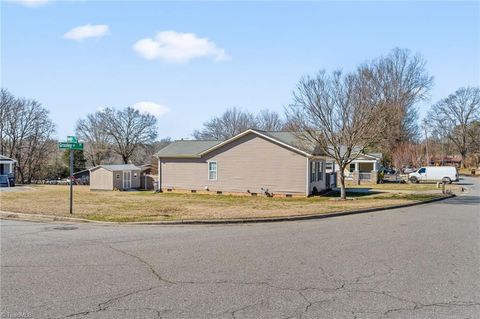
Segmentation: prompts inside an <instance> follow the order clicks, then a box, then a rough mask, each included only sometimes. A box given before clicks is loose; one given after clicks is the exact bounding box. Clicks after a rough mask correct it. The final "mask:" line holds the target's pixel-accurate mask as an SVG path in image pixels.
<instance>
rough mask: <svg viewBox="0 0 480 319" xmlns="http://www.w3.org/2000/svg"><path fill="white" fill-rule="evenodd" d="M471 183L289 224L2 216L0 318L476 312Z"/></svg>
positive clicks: (479, 201)
mask: <svg viewBox="0 0 480 319" xmlns="http://www.w3.org/2000/svg"><path fill="white" fill-rule="evenodd" d="M471 181H472V180H471V179H467V180H465V182H466V183H467V184H468V183H470V182H471ZM479 182H480V181H479V180H477V181H475V182H474V184H475V185H470V186H467V187H470V188H472V190H471V191H470V192H469V193H468V194H466V195H464V196H461V197H457V198H453V199H449V200H446V201H443V202H439V203H434V204H426V205H422V206H416V207H410V208H404V209H397V210H388V211H383V212H375V213H368V214H361V215H352V216H343V217H337V218H330V219H322V220H309V221H298V222H282V223H266V224H251V225H231V226H219V225H212V226H100V225H92V224H60V223H51V224H44V223H28V222H16V221H2V222H1V227H0V230H1V277H0V279H1V281H0V285H1V286H0V288H1V311H2V313H1V315H2V318H14V316H16V317H17V318H19V317H23V318H67V317H68V318H422V319H423V318H462V319H465V318H480V196H479V195H480V183H479ZM8 316H10V317H8Z"/></svg>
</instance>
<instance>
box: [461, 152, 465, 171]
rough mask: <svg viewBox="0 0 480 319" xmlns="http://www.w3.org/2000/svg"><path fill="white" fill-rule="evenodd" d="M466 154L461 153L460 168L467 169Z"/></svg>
mask: <svg viewBox="0 0 480 319" xmlns="http://www.w3.org/2000/svg"><path fill="white" fill-rule="evenodd" d="M465 157H466V152H460V168H465Z"/></svg>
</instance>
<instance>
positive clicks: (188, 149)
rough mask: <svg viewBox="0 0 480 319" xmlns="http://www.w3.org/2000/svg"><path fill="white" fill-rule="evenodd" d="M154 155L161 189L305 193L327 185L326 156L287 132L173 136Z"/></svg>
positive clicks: (294, 194)
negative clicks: (175, 138) (209, 138)
mask: <svg viewBox="0 0 480 319" xmlns="http://www.w3.org/2000/svg"><path fill="white" fill-rule="evenodd" d="M156 156H157V157H158V181H159V186H160V190H162V191H174V190H180V191H189V192H209V193H214V194H223V193H234V194H250V195H253V196H255V195H257V194H258V195H267V196H275V195H283V196H308V195H311V194H312V193H317V192H322V191H325V190H326V186H325V179H326V176H325V157H324V156H320V155H319V154H316V152H315V151H314V148H313V147H301V146H300V143H298V139H297V138H296V137H295V136H294V134H293V133H290V132H265V131H259V130H254V129H249V130H246V131H244V132H242V133H240V134H238V135H236V136H234V137H232V138H230V139H228V140H226V141H202V140H181V141H174V142H172V143H171V144H169V145H168V146H166V147H165V148H163V149H161V150H160V151H159V152H158V153H157V154H156Z"/></svg>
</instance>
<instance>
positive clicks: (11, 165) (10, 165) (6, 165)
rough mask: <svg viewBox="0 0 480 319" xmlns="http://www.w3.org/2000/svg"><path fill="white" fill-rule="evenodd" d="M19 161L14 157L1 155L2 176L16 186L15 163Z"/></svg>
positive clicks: (9, 183) (0, 174) (6, 181)
mask: <svg viewBox="0 0 480 319" xmlns="http://www.w3.org/2000/svg"><path fill="white" fill-rule="evenodd" d="M16 164H17V161H16V160H14V159H13V158H10V157H6V156H3V155H0V176H3V179H5V184H8V186H15V165H16Z"/></svg>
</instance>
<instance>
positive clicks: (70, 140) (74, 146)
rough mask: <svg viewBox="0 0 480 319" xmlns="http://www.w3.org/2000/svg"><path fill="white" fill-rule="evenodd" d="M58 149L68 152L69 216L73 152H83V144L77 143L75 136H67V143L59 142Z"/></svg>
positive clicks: (71, 199)
mask: <svg viewBox="0 0 480 319" xmlns="http://www.w3.org/2000/svg"><path fill="white" fill-rule="evenodd" d="M58 147H59V148H61V149H67V150H70V214H73V150H83V143H78V140H77V138H76V137H75V136H67V141H66V142H59V143H58Z"/></svg>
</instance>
